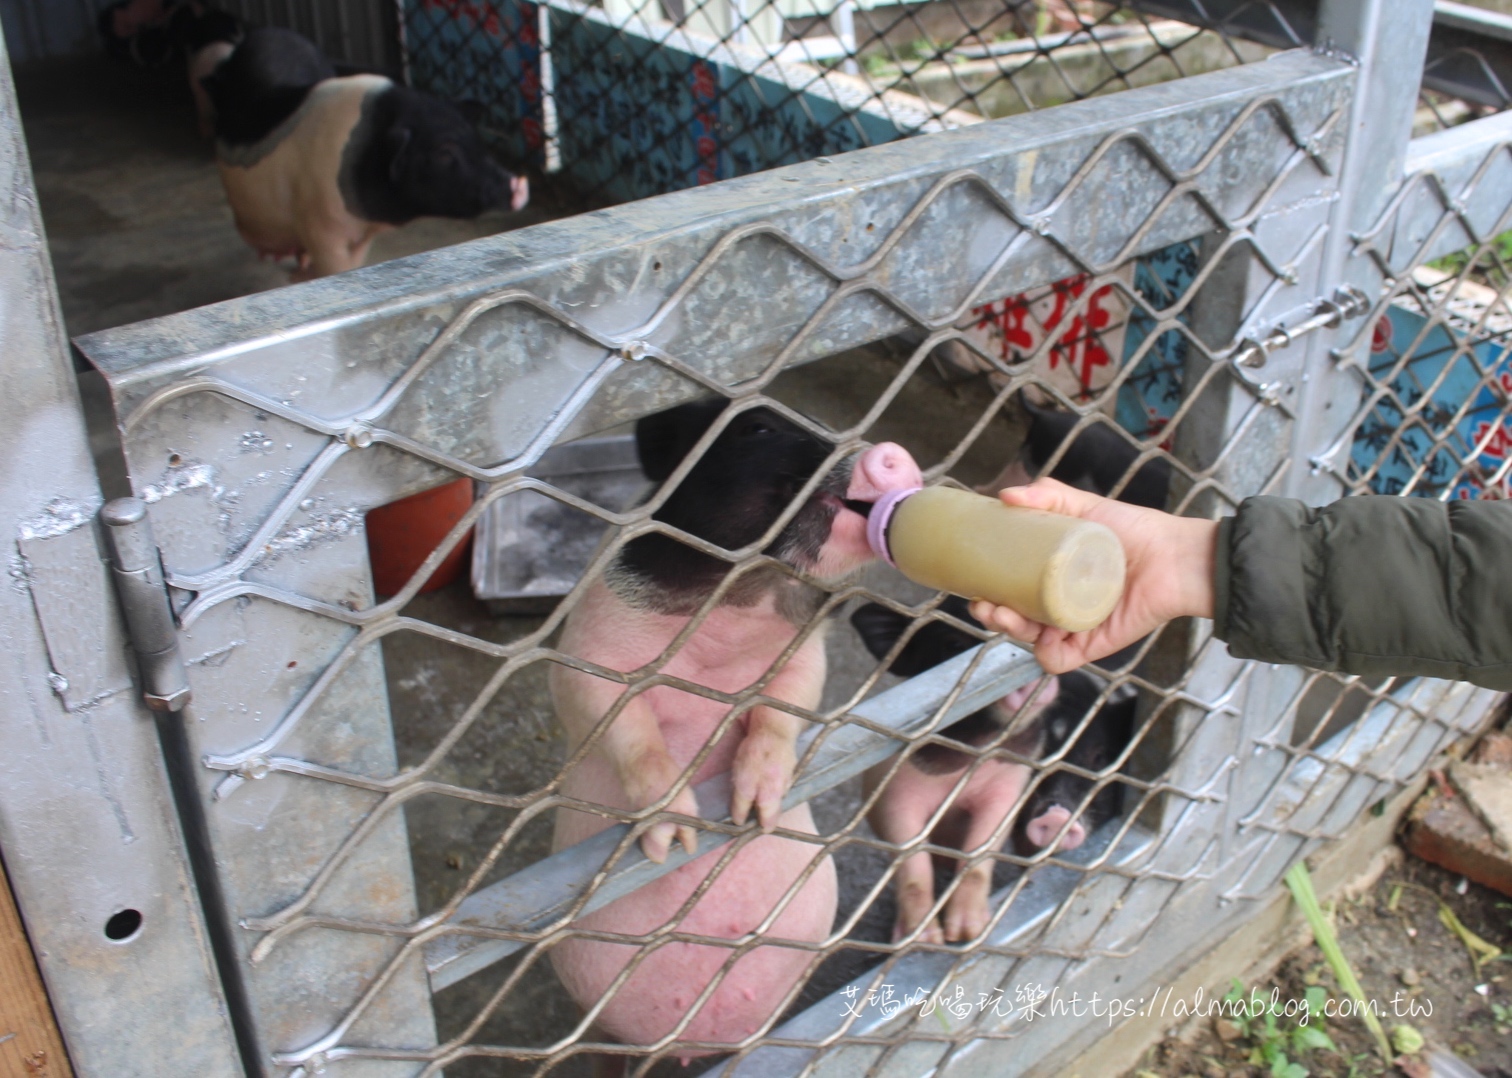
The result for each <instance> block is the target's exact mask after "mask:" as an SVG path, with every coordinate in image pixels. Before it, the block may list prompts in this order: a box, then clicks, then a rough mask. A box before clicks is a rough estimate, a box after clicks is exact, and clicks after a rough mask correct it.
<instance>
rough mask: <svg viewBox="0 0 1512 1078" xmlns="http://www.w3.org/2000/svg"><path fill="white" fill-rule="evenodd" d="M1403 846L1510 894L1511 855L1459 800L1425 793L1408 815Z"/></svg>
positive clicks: (1427, 859) (1429, 859) (1404, 827)
mask: <svg viewBox="0 0 1512 1078" xmlns="http://www.w3.org/2000/svg"><path fill="white" fill-rule="evenodd" d="M1402 845H1403V846H1405V847H1406V848H1407V851H1408V852H1409V853H1412V854H1414V855H1416V856H1418V857H1421V858H1422V859H1423V860H1424V861H1431V862H1433V863H1434V864H1435V865H1441V866H1442V867H1444V868H1446V869H1448V870H1449V871H1450V872H1458V873H1459V874H1460V875H1461V876H1467V877H1469V878H1470V879H1472V880H1474V881H1475V882H1476V883H1481V884H1485V885H1486V886H1487V887H1490V888H1492V889H1494V890H1497V891H1500V892H1501V893H1502V894H1504V895H1512V854H1509V853H1508V852H1507V851H1506V850H1504V849H1502V848H1501V847H1500V846H1499V845H1497V842H1496V840H1495V839H1494V838H1492V837H1491V832H1490V830H1489V829H1487V827H1486V825H1485V824H1484V823H1482V822H1481V821H1480V820H1479V818H1477V817H1476V815H1475V814H1474V813H1473V812H1471V811H1470V810H1469V809H1468V808H1467V807H1466V806H1465V804H1464V802H1463V801H1461V800H1460V799H1459V798H1458V797H1454V796H1451V795H1447V794H1445V793H1443V792H1442V791H1439V790H1434V791H1431V792H1429V793H1425V794H1424V795H1423V796H1422V797H1421V798H1419V799H1418V803H1417V804H1416V805H1414V806H1413V808H1412V811H1411V812H1410V813H1408V814H1407V820H1406V824H1405V825H1404V826H1403V828H1402Z"/></svg>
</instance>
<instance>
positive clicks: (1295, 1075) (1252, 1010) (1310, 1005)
mask: <svg viewBox="0 0 1512 1078" xmlns="http://www.w3.org/2000/svg"><path fill="white" fill-rule="evenodd" d="M1304 999H1305V1001H1306V1004H1307V1008H1306V1010H1305V1012H1303V1014H1305V1015H1306V1019H1305V1023H1304V1019H1303V1017H1302V1016H1301V1015H1288V1014H1286V1012H1285V1010H1284V1009H1283V1008H1282V1007H1281V1006H1280V1004H1279V1003H1275V1002H1270V1001H1268V1000H1267V999H1266V997H1264V996H1262V995H1261V994H1260V989H1258V988H1253V989H1251V990H1250V992H1249V995H1248V996H1247V997H1246V995H1245V992H1244V985H1243V984H1241V983H1240V981H1239V979H1238V978H1237V977H1236V978H1234V982H1233V987H1232V988H1230V989H1229V991H1228V994H1227V995H1225V996H1224V997H1223V1002H1224V1003H1225V1004H1226V1006H1225V1008H1224V1013H1225V1014H1229V1015H1233V1017H1232V1018H1231V1021H1232V1022H1233V1023H1234V1025H1235V1026H1236V1027H1237V1028H1238V1030H1239V1033H1240V1034H1241V1035H1242V1036H1243V1037H1244V1038H1245V1040H1247V1041H1249V1043H1250V1047H1251V1050H1250V1058H1249V1061H1250V1062H1251V1063H1252V1064H1255V1065H1256V1066H1262V1067H1269V1068H1270V1073H1271V1078H1307V1076H1308V1074H1310V1073H1311V1072H1310V1071H1308V1069H1307V1068H1306V1067H1304V1066H1303V1065H1302V1064H1301V1063H1299V1062H1297V1057H1299V1056H1302V1055H1305V1054H1306V1053H1308V1052H1311V1051H1314V1050H1315V1049H1318V1048H1326V1049H1327V1050H1328V1051H1330V1052H1337V1051H1338V1047H1337V1046H1336V1045H1335V1044H1334V1042H1333V1038H1332V1037H1330V1036H1329V1035H1328V1033H1327V1032H1326V1031H1325V1030H1324V1028H1323V1004H1324V1003H1325V1002H1327V1000H1328V993H1327V992H1326V991H1325V990H1324V989H1323V987H1322V986H1321V985H1312V986H1311V987H1309V988H1308V989H1307V991H1306V993H1305V995H1304Z"/></svg>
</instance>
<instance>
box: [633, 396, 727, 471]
mask: <svg viewBox="0 0 1512 1078" xmlns="http://www.w3.org/2000/svg"><path fill="white" fill-rule="evenodd" d="M724 403H725V402H724V401H722V400H718V399H715V400H708V401H694V402H693V403H691V404H679V405H678V406H677V407H676V408H668V409H667V410H666V411H665V412H657V413H656V414H655V415H648V416H646V417H645V418H644V419H641V420H639V421H638V422H637V423H636V424H635V453H636V455H637V456H638V457H640V464H641V471H643V472H645V473H646V478H647V479H649V480H651V481H652V482H653V483H660V482H661V481H662V480H663V479H665V478H667V476H669V475H671V474H672V471H673V469H675V468H676V467H677V466H678V465H679V464H681V463H682V459H683V457H686V456H687V455H688V450H690V449H692V448H693V445H694V443H695V442H697V441H698V439H700V438H702V437H703V432H704V431H706V430H708V429H709V425H710V424H711V423H713V422H714V419H715V417H716V416H718V415H719V413H720V412H722V411H724Z"/></svg>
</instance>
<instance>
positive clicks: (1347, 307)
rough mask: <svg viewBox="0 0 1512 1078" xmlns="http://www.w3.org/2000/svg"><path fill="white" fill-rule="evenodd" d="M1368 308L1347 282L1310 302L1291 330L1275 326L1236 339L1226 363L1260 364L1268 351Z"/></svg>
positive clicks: (1362, 296) (1268, 354) (1256, 365)
mask: <svg viewBox="0 0 1512 1078" xmlns="http://www.w3.org/2000/svg"><path fill="white" fill-rule="evenodd" d="M1369 309H1370V300H1369V299H1367V298H1366V296H1365V293H1364V292H1361V291H1360V290H1359V289H1358V288H1355V287H1353V286H1351V285H1345V286H1344V287H1343V288H1340V289H1339V290H1338V291H1337V292H1335V293H1334V295H1333V299H1320V300H1318V301H1316V302H1315V303H1314V304H1313V313H1312V314H1311V315H1310V316H1308V317H1307V318H1306V319H1304V320H1302V321H1301V322H1298V323H1297V324H1296V325H1295V326H1293V327H1292V328H1291V329H1287V328H1286V327H1285V326H1277V327H1276V328H1275V329H1273V330H1271V331H1270V332H1269V333H1267V334H1266V335H1265V337H1264V338H1263V339H1261V340H1256V339H1255V338H1254V337H1246V338H1245V339H1244V340H1242V341H1240V342H1239V346H1238V347H1237V348H1235V349H1234V351H1233V354H1232V355H1231V356H1230V357H1229V360H1230V362H1232V363H1236V364H1238V365H1239V366H1241V367H1263V366H1265V361H1266V360H1267V359H1269V358H1270V354H1271V353H1272V352H1274V351H1275V350H1276V349H1278V348H1285V347H1286V346H1287V345H1289V344H1291V342H1292V341H1294V340H1295V339H1296V338H1298V337H1300V336H1302V335H1303V334H1305V333H1311V332H1312V331H1313V330H1316V329H1333V328H1335V327H1336V326H1338V325H1340V324H1341V323H1342V322H1343V321H1344V319H1346V318H1355V317H1357V316H1358V315H1362V314H1364V313H1365V312H1366V311H1368V310H1369Z"/></svg>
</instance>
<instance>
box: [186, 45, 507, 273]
mask: <svg viewBox="0 0 1512 1078" xmlns="http://www.w3.org/2000/svg"><path fill="white" fill-rule="evenodd" d="M334 76H335V72H334V70H333V69H332V68H331V65H330V63H329V61H327V60H326V59H325V57H323V56H321V55H320V52H319V50H318V49H316V48H315V46H314V45H313V44H311V43H310V42H309V41H307V40H306V39H304V38H302V37H300V35H298V34H296V33H294V32H292V31H289V30H275V29H259V30H251V31H248V32H247V34H246V36H245V37H244V38H243V39H242V42H241V44H239V45H238V46H237V47H236V49H235V50H234V51H233V52H232V53H231V55H230V57H229V58H227V59H226V60H225V62H223V63H222V64H221V65H220V66H219V67H217V68H216V69H215V71H214V72H213V73H212V74H211V75H209V76H208V77H206V78H205V79H204V80H203V82H204V86H205V89H206V91H207V92H208V94H209V95H210V99H211V102H212V103H213V105H214V108H215V125H216V157H217V160H218V163H219V165H220V173H221V181H222V183H223V184H224V185H225V188H226V197H227V199H228V200H229V201H230V203H231V210H232V213H233V214H234V215H235V217H236V227H237V231H238V232H240V233H241V236H242V238H243V239H244V240H246V241H247V243H248V244H250V245H251V246H252V247H253V249H255V250H256V251H257V252H258V253H259V254H260V255H262V256H264V257H270V258H275V259H283V258H289V257H292V258H294V259H295V260H296V262H297V264H298V268H297V270H296V272H295V278H296V279H305V278H309V277H323V276H326V275H328V274H332V273H340V272H342V271H343V270H349V269H356V268H357V267H359V266H361V265H362V264H363V262H364V261H365V260H366V258H367V253H368V248H369V246H370V245H371V244H372V242H373V238H374V237H375V236H376V235H378V233H380V232H383V231H386V230H387V229H390V228H394V227H396V226H398V225H402V224H406V223H408V222H409V221H412V220H414V219H415V218H416V217H458V218H470V217H476V216H477V215H478V214H480V213H482V212H484V211H485V210H488V209H491V208H493V207H495V206H497V205H500V204H502V203H507V204H508V205H509V206H510V208H511V209H516V210H518V209H520V208H521V207H522V206H524V205H525V203H526V201H527V200H528V199H529V197H530V191H529V186H528V184H527V181H526V180H525V178H524V177H520V176H514V175H512V174H510V173H509V172H507V171H505V169H504V168H502V167H501V166H500V165H499V164H498V163H497V162H495V161H494V160H493V159H492V158H490V157H489V156H488V153H487V151H486V150H485V149H484V146H483V142H482V140H481V139H480V138H479V137H478V132H477V131H476V129H475V128H474V127H473V125H472V123H471V122H469V120H468V118H467V117H466V116H465V115H464V114H463V111H462V110H461V109H460V108H459V107H458V106H455V105H452V104H450V103H449V102H446V101H443V100H441V99H440V98H437V97H433V96H431V95H429V94H422V93H418V92H416V91H414V90H410V89H407V88H406V87H403V86H399V85H396V84H395V83H394V82H392V81H390V80H389V79H387V78H384V77H383V76H381V75H349V76H345V77H334Z"/></svg>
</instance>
